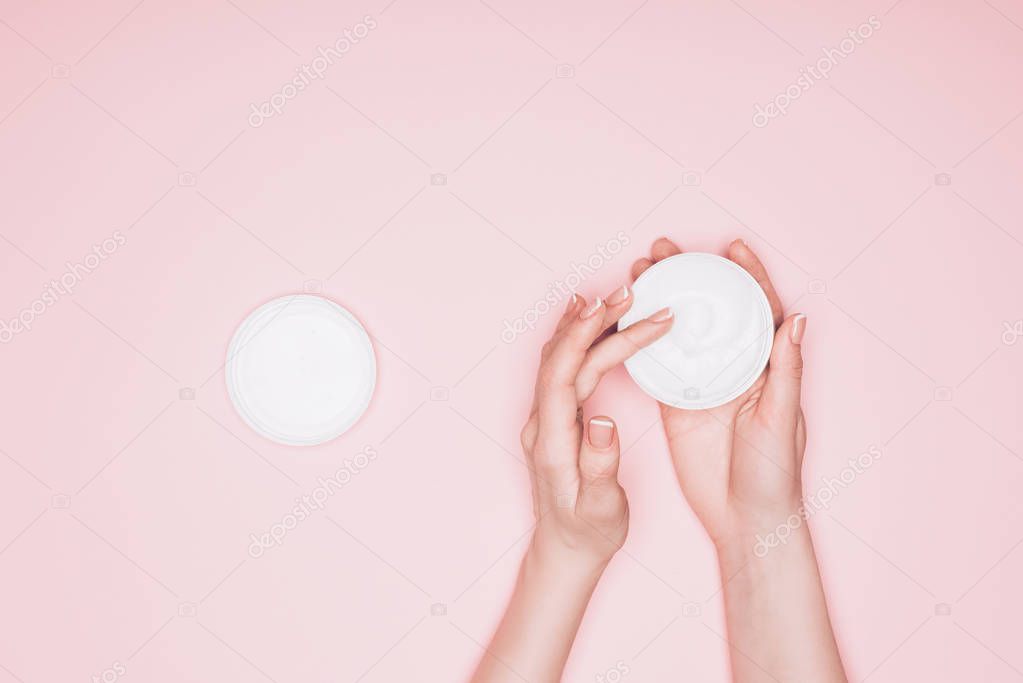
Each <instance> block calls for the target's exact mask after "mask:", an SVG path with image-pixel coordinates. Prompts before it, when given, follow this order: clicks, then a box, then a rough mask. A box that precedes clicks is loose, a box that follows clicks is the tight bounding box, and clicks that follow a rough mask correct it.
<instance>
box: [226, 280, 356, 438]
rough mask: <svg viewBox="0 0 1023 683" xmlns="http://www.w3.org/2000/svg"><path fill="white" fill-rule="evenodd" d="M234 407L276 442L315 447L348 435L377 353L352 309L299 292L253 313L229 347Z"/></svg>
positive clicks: (229, 389) (229, 387)
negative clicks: (351, 311)
mask: <svg viewBox="0 0 1023 683" xmlns="http://www.w3.org/2000/svg"><path fill="white" fill-rule="evenodd" d="M225 376H226V379H227V392H228V394H229V395H230V397H231V402H232V403H233V404H234V407H235V410H237V411H238V414H239V415H241V417H242V419H243V420H245V422H246V423H248V425H249V426H250V427H252V428H253V429H254V430H256V431H257V432H259V433H260V434H262V435H263V436H265V437H266V438H268V439H271V440H272V441H276V442H278V443H282V444H287V445H291V446H311V445H315V444H319V443H323V442H325V441H330V440H331V439H333V438H336V437H338V436H340V435H341V434H343V433H344V432H345V431H346V430H347V429H348V428H349V427H351V426H352V425H353V424H355V422H356V421H357V420H358V419H359V418H360V417H361V416H362V414H363V413H364V412H365V411H366V408H367V407H369V402H370V398H371V397H372V395H373V389H374V387H375V386H376V356H375V355H374V354H373V344H372V343H371V342H370V338H369V335H368V334H367V333H366V330H365V329H364V328H363V327H362V325H361V324H360V323H359V321H358V320H357V319H356V318H355V316H353V315H352V314H351V313H349V312H348V311H346V310H345V309H344V308H342V307H341V306H339V305H337V304H336V303H334V302H333V301H330V300H329V299H324V298H323V297H319V296H312V295H309V294H295V295H291V296H284V297H281V298H279V299H274V300H273V301H270V302H269V303H266V304H264V305H263V306H260V307H259V308H257V309H256V310H255V311H253V312H252V313H251V314H250V315H249V317H247V318H246V319H245V320H244V322H242V324H241V325H240V326H239V327H238V330H237V331H236V332H235V334H234V337H233V338H232V339H231V344H230V345H229V346H228V350H227V365H226V370H225Z"/></svg>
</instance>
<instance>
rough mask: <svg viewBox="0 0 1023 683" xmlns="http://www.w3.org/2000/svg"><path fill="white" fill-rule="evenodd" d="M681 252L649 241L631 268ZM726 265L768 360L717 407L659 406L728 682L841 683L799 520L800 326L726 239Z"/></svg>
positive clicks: (802, 440) (752, 258)
mask: <svg viewBox="0 0 1023 683" xmlns="http://www.w3.org/2000/svg"><path fill="white" fill-rule="evenodd" d="M679 252H680V250H679V248H678V247H677V246H675V244H674V243H672V242H671V241H669V240H667V239H660V240H657V242H655V243H654V245H653V248H652V249H651V253H650V256H651V258H650V259H640V260H639V261H637V262H636V263H635V264H634V265H633V267H632V274H633V277H639V275H640V274H642V272H643V271H644V270H646V269H647V268H649V267H650V265H651V264H652V263H653V262H654V261H659V260H660V259H663V258H667V257H669V256H673V255H675V254H677V253H679ZM728 258H730V259H731V260H732V261H734V262H735V263H737V264H739V265H740V266H742V267H743V268H745V269H746V271H747V272H749V274H750V275H752V276H753V277H754V278H755V279H756V281H757V282H759V283H760V286H761V287H762V288H763V290H764V293H765V294H766V295H767V300H768V301H769V302H770V304H771V310H772V312H773V313H774V324H775V327H776V331H775V336H774V347H773V349H772V351H771V359H770V363H769V366H768V368H767V370H765V371H764V373H763V374H762V375H761V376H760V377H759V378H758V379H757V381H756V382H754V383H753V386H752V387H750V388H749V390H747V391H746V392H745V393H744V394H743V395H742V396H739V397H738V398H736V399H735V400H733V401H731V402H729V403H726V404H725V405H723V406H719V407H717V408H712V409H710V410H680V409H678V408H673V407H671V406H666V405H661V416H662V418H663V421H664V431H665V434H666V435H667V439H668V448H669V450H670V452H671V458H672V461H673V462H674V465H675V472H676V474H677V475H678V481H679V484H680V486H681V488H682V491H683V493H684V494H685V497H686V500H688V501H689V504H690V505H691V506H692V508H693V511H694V512H695V513H696V515H697V516H698V517H699V518H700V521H701V522H702V523H703V526H704V527H705V528H706V530H707V533H708V534H709V535H710V537H711V539H712V540H713V541H714V544H715V546H716V548H717V551H718V564H719V567H720V571H721V584H722V593H723V594H724V601H725V614H726V618H727V622H728V641H729V644H730V646H731V660H732V673H733V676H734V680H736V681H740V682H741V683H750V682H752V681H765V682H766V681H818V682H820V683H832V682H833V683H844V681H845V680H846V677H845V673H844V671H843V668H842V661H841V658H840V656H839V653H838V646H837V645H836V643H835V637H834V634H833V632H832V629H831V621H830V619H829V617H828V609H827V603H826V601H825V598H824V590H823V587H822V584H821V578H820V572H819V571H818V569H817V558H816V556H815V554H814V550H813V542H812V540H811V538H810V533H809V530H808V529H807V527H806V524H805V523H803V522H804V520H803V516H802V505H801V498H802V484H801V481H802V480H801V476H800V470H801V468H802V464H803V451H804V449H805V448H806V424H805V422H804V421H803V411H802V410H801V409H800V405H799V397H800V383H801V380H802V375H803V362H802V355H801V349H800V345H801V344H802V343H803V334H804V332H805V331H806V317H805V316H803V315H792V316H789V317H788V318H784V317H783V313H782V307H781V301H780V300H779V299H778V294H777V292H775V289H774V286H773V285H772V284H771V280H770V278H768V276H767V271H766V270H765V269H764V266H763V264H761V263H760V260H759V259H758V258H757V257H756V255H755V254H754V253H753V252H752V251H751V250H750V248H749V247H748V246H747V245H746V244H745V243H744V242H742V241H740V240H736V241H735V242H732V243H731V244H730V245H729V247H728ZM679 315H680V316H684V315H685V311H684V310H683V311H681V312H680V314H679ZM793 518H794V519H796V520H798V522H797V523H795V524H794V526H795V528H794V529H792V525H793V523H792V522H791V521H790V520H792V519H793ZM782 524H786V525H788V528H789V529H790V530H791V533H790V534H787V535H786V539H785V542H784V543H783V544H780V545H776V546H775V547H774V548H770V547H768V546H766V545H765V546H763V547H762V548H761V547H759V546H760V538H761V534H764V535H769V534H771V531H772V530H773V529H776V528H778V527H779V526H780V525H782Z"/></svg>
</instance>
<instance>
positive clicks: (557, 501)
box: [473, 287, 671, 683]
mask: <svg viewBox="0 0 1023 683" xmlns="http://www.w3.org/2000/svg"><path fill="white" fill-rule="evenodd" d="M631 305H632V296H631V292H630V291H629V289H628V288H627V287H622V288H620V289H618V290H617V291H615V292H614V293H613V294H611V295H610V296H609V297H608V298H607V301H606V303H605V301H604V300H602V299H599V298H598V299H596V300H595V301H593V302H592V303H587V302H586V301H585V300H583V298H582V297H579V296H576V297H573V299H572V301H571V302H570V303H569V305H568V307H567V310H566V311H565V313H564V315H563V316H562V318H561V320H560V321H559V323H558V326H557V329H556V330H555V332H554V336H552V337H551V339H550V341H548V342H547V343H546V344H545V345H544V347H543V351H542V353H541V359H540V370H539V372H538V373H537V379H536V391H535V393H534V398H533V405H532V408H531V410H530V415H529V419H528V420H527V421H526V425H525V427H523V429H522V448H523V450H524V451H525V454H526V458H527V462H528V464H529V470H530V478H531V482H532V489H533V511H534V514H535V516H536V529H535V530H534V532H533V538H532V541H531V543H530V545H529V550H528V551H527V553H526V557H525V559H524V560H523V562H522V568H521V569H520V571H519V577H518V583H517V584H516V587H515V593H514V594H513V596H512V599H511V602H510V603H509V605H508V609H507V611H506V612H505V615H504V618H503V619H502V621H501V624H500V626H499V627H498V629H497V633H496V634H495V635H494V638H493V641H492V642H491V644H490V647H489V648H487V651H486V652H487V654H486V656H484V658H483V660H482V661H481V662H480V665H479V668H478V669H477V671H476V675H475V677H474V678H473V680H474V681H475V682H476V683H482V682H484V681H485V682H486V683H492V682H494V681H506V680H507V681H521V680H528V681H537V682H538V683H539V682H547V681H551V682H554V681H559V680H561V671H562V669H563V668H564V666H565V661H566V660H567V659H568V653H569V651H570V649H571V646H572V641H573V640H574V639H575V634H576V631H577V630H578V629H579V623H580V622H581V621H582V617H583V613H584V612H585V611H586V605H587V604H588V603H589V600H590V596H591V595H592V593H593V589H594V588H595V587H596V585H597V581H598V580H599V579H600V576H601V574H602V573H603V571H604V568H605V567H606V566H607V563H608V562H609V561H610V560H611V558H612V557H613V556H614V554H615V552H616V551H617V550H618V549H619V548H620V547H621V546H622V544H623V543H624V542H625V536H626V534H627V532H628V528H629V505H628V502H627V501H626V498H625V491H624V490H623V489H622V487H621V485H620V484H619V483H618V460H619V455H620V446H619V439H618V430H617V428H616V427H615V423H614V421H613V420H612V419H611V418H609V417H604V416H597V417H592V418H590V419H588V420H585V427H584V426H583V425H584V419H583V407H582V406H583V402H584V401H585V400H586V399H587V398H589V397H590V396H591V395H592V394H593V392H594V390H595V389H596V388H597V384H598V383H599V382H600V378H601V377H603V376H604V374H605V373H607V372H608V371H609V370H611V369H612V368H614V367H615V366H617V365H618V364H619V363H621V362H623V361H624V360H625V359H626V358H628V357H629V356H631V355H632V354H633V353H635V352H636V351H637V350H638V349H640V348H642V347H643V346H646V345H647V344H649V343H651V342H653V341H654V340H656V339H657V338H658V337H660V336H661V335H663V334H664V333H666V332H667V331H668V330H669V329H670V328H671V314H670V312H669V311H667V310H662V311H658V312H657V313H654V314H653V315H652V316H650V317H649V318H647V319H646V320H643V321H640V322H638V323H636V324H634V325H631V326H630V327H629V328H628V329H626V330H622V331H621V332H616V333H614V334H610V335H607V336H603V333H604V331H605V330H607V328H609V327H610V326H612V325H614V324H615V323H617V322H618V319H619V318H621V317H622V315H624V314H625V312H626V311H627V310H629V307H630V306H631Z"/></svg>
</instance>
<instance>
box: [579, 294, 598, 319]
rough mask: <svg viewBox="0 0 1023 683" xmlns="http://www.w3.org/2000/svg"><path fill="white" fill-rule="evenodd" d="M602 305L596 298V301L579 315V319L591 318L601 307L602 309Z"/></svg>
mask: <svg viewBox="0 0 1023 683" xmlns="http://www.w3.org/2000/svg"><path fill="white" fill-rule="evenodd" d="M603 305H604V300H603V299H601V298H600V297H599V296H598V297H597V298H596V299H594V301H593V303H592V304H590V305H589V307H588V308H586V310H584V311H583V312H582V313H580V314H579V317H580V318H582V319H583V320H585V319H586V318H590V317H592V316H593V314H594V313H596V312H597V311H599V310H600V309H601V307H603Z"/></svg>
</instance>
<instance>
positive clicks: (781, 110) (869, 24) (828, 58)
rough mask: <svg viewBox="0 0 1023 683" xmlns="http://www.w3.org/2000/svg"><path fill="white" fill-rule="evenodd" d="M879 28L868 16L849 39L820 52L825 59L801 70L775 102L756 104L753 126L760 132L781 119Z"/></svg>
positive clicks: (878, 22)
mask: <svg viewBox="0 0 1023 683" xmlns="http://www.w3.org/2000/svg"><path fill="white" fill-rule="evenodd" d="M880 28H881V20H880V19H878V18H877V17H876V16H874V15H871V16H870V17H869V18H868V19H867V20H866V21H865V22H863V23H862V24H860V25H859V26H857V27H856V28H855V29H849V31H848V37H847V38H843V39H842V40H841V41H840V42H839V43H838V47H825V48H821V52H823V53H824V56H823V57H821V58H820V59H818V60H817V61H816V62H814V63H813V64H809V65H807V66H804V67H803V68H801V69H800V70H799V78H797V79H796V80H795V82H793V83H790V84H789V86H788V87H787V88H785V90H784V91H782V92H780V93H778V94H777V95H775V96H774V99H772V100H771V101H770V102H768V103H767V104H766V105H764V106H760V104H759V103H757V104H756V109H755V111H754V112H753V125H754V126H756V127H757V128H763V127H764V126H766V125H767V124H768V123H770V122H771V119H774V118H777V117H779V116H784V115H785V114H786V113H787V112H788V110H789V107H790V106H791V105H792V103H793V102H794V101H796V100H798V99H799V98H800V97H802V96H803V93H805V92H806V91H808V90H809V89H810V88H812V87H813V86H815V85H816V84H817V83H818V81H820V80H822V79H823V80H827V79H828V78H830V77H831V70H832V69H834V68H835V67H836V66H838V63H839V62H841V61H842V60H843V59H845V58H846V57H848V56H849V55H851V54H852V53H853V52H856V48H857V47H859V46H860V45H862V44H863V41H865V40H866V39H867V38H870V37H871V36H872V35H874V32H875V31H877V30H878V29H880Z"/></svg>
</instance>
